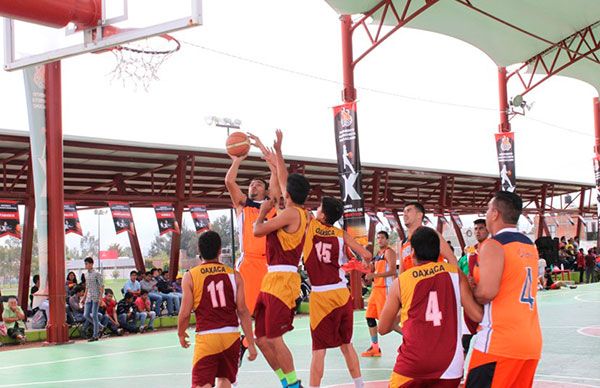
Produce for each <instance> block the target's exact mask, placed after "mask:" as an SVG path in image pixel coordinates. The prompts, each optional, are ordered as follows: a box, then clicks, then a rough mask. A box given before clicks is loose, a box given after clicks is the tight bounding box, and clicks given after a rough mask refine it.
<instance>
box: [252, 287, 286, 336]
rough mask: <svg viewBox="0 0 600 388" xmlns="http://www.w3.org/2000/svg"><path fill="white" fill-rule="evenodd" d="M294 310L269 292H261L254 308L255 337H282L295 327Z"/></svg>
mask: <svg viewBox="0 0 600 388" xmlns="http://www.w3.org/2000/svg"><path fill="white" fill-rule="evenodd" d="M293 322H294V310H293V309H290V308H289V307H288V305H287V304H285V303H284V302H283V301H282V300H281V299H279V298H278V297H276V296H274V295H272V294H269V293H267V292H262V291H261V292H260V294H258V298H257V299H256V307H255V308H254V335H255V336H256V338H261V337H265V336H266V337H267V338H277V337H281V336H282V335H284V334H285V333H287V332H288V331H292V330H293V329H294V326H292V323H293Z"/></svg>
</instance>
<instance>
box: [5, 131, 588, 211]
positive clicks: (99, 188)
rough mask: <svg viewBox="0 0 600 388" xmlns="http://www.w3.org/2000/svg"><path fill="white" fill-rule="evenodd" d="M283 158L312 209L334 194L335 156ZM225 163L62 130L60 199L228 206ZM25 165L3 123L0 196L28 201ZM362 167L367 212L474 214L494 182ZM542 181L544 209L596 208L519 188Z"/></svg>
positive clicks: (192, 152) (249, 174)
mask: <svg viewBox="0 0 600 388" xmlns="http://www.w3.org/2000/svg"><path fill="white" fill-rule="evenodd" d="M286 161H287V163H288V165H289V166H290V170H291V171H297V172H300V173H303V174H305V175H306V176H307V178H308V179H309V180H310V182H311V185H312V192H311V195H310V198H309V200H308V205H309V206H311V207H313V208H315V207H316V206H317V205H318V202H319V198H320V197H321V196H322V195H330V196H335V197H339V195H340V186H339V179H338V173H337V163H336V162H335V161H334V160H328V159H307V158H305V157H297V156H286ZM230 164H231V160H230V158H229V157H228V156H227V154H226V153H225V152H224V150H219V149H209V148H196V147H187V146H167V145H162V144H160V145H159V144H148V143H138V142H125V141H118V140H107V139H95V138H84V137H74V136H66V137H65V139H64V177H65V183H64V186H65V200H66V201H75V202H77V204H78V205H79V206H106V203H107V202H108V201H126V202H129V203H130V204H131V205H132V206H150V205H151V204H152V203H153V202H162V201H166V202H172V203H174V202H178V201H180V202H183V203H184V204H186V205H187V204H195V203H198V204H206V205H207V206H208V207H209V208H213V209H215V208H227V207H229V206H230V199H229V195H228V194H227V190H226V188H225V185H224V177H225V174H226V172H227V170H228V168H229V166H230ZM28 165H29V134H28V132H22V131H8V130H0V199H14V200H18V201H20V202H25V201H26V200H27V199H28V198H29V197H30V196H31V195H32V194H33V185H32V184H29V185H28V183H27V182H28V175H29V168H28ZM178 168H179V170H178ZM362 172H363V182H362V186H363V193H364V197H365V207H366V209H367V210H372V211H374V210H386V209H389V210H400V209H402V207H403V204H404V203H406V202H410V201H420V202H422V203H423V204H424V205H425V207H426V208H427V210H428V211H431V212H437V213H440V212H448V211H451V210H452V211H456V212H458V213H463V214H474V213H479V212H482V211H484V210H485V208H486V206H487V202H488V201H489V199H490V198H491V195H492V194H493V192H494V191H496V190H497V188H498V187H499V179H498V177H497V176H494V175H474V174H468V173H464V172H458V171H444V170H434V169H424V168H415V167H406V166H392V165H379V164H371V163H364V164H363V166H362ZM255 177H262V178H267V179H268V169H267V168H266V166H265V162H264V161H263V160H261V159H260V157H259V156H258V155H257V154H251V155H250V156H249V157H248V159H247V160H246V161H244V162H243V163H242V166H241V168H240V170H239V175H238V178H239V179H238V183H239V184H240V185H242V188H243V190H244V191H245V187H244V186H246V185H247V184H248V183H249V182H250V180H251V179H252V178H255ZM178 182H179V183H180V189H179V193H178V190H177V183H178ZM544 188H545V190H546V193H547V194H546V195H547V198H549V199H550V198H552V197H555V200H554V202H551V201H550V200H548V201H547V204H546V211H550V212H557V213H558V212H579V209H577V208H573V207H568V206H567V204H566V203H563V200H562V197H560V196H563V195H565V194H572V199H573V201H574V203H576V204H577V205H579V201H575V199H576V198H577V195H579V194H580V193H581V191H582V190H584V192H586V194H585V201H584V202H585V203H584V209H583V212H584V213H595V201H593V202H594V204H593V205H592V203H591V202H592V201H591V198H592V195H591V193H590V190H591V189H592V185H590V184H588V183H582V182H553V181H546V180H540V179H527V178H522V179H519V180H518V190H519V194H520V195H521V196H522V197H523V199H524V200H525V202H526V203H527V204H529V205H530V206H532V205H534V204H536V201H537V203H540V201H541V198H542V192H543V190H544ZM579 198H580V197H579ZM528 211H531V212H535V211H536V210H535V207H534V208H531V209H529V210H528Z"/></svg>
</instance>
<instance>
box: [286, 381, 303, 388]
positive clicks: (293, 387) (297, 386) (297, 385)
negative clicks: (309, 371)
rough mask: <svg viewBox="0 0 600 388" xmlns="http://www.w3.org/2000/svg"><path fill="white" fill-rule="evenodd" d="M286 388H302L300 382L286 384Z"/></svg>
mask: <svg viewBox="0 0 600 388" xmlns="http://www.w3.org/2000/svg"><path fill="white" fill-rule="evenodd" d="M287 388H303V386H302V381H300V380H298V381H296V382H295V383H293V384H288V386H287Z"/></svg>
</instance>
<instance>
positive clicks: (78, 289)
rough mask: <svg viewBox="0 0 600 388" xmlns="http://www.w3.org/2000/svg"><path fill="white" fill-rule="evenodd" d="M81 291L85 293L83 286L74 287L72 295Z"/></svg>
mask: <svg viewBox="0 0 600 388" xmlns="http://www.w3.org/2000/svg"><path fill="white" fill-rule="evenodd" d="M81 291H85V286H81V285H78V286H75V288H74V289H73V293H74V294H78V293H80V292H81Z"/></svg>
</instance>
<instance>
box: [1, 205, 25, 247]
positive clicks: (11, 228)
mask: <svg viewBox="0 0 600 388" xmlns="http://www.w3.org/2000/svg"><path fill="white" fill-rule="evenodd" d="M4 236H12V237H15V238H21V223H20V222H19V205H17V203H16V202H15V201H0V237H4Z"/></svg>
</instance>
